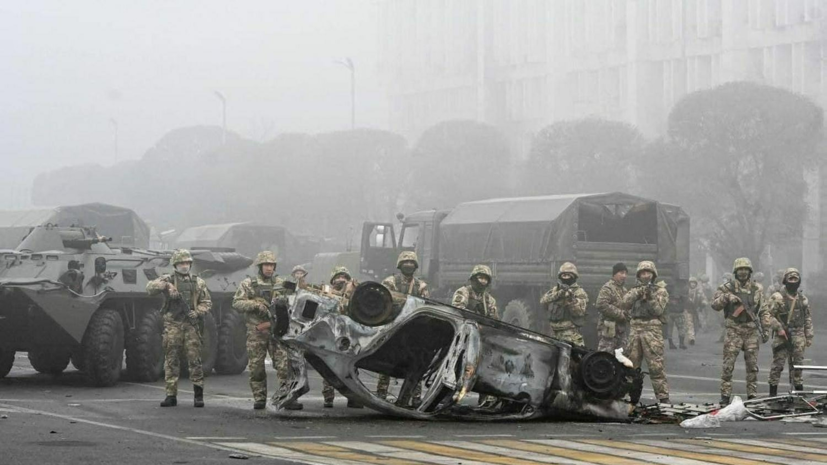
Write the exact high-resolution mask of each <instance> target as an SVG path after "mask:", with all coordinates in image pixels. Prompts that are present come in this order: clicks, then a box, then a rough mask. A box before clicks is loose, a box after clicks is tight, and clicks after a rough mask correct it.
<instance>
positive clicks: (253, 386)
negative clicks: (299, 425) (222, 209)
mask: <svg viewBox="0 0 827 465" xmlns="http://www.w3.org/2000/svg"><path fill="white" fill-rule="evenodd" d="M253 265H254V266H256V267H257V268H258V273H257V274H256V276H255V277H249V278H246V279H244V280H243V281H241V284H239V286H238V289H237V290H236V292H235V295H234V296H233V308H234V309H236V310H237V311H238V312H239V313H242V314H243V315H244V318H245V320H246V321H247V357H248V358H249V361H248V365H247V369H248V370H249V371H250V390H252V391H253V408H254V409H255V410H262V409H264V408H265V407H266V406H267V372H266V371H265V369H264V360H265V359H266V358H267V354H268V353H269V354H270V360H272V361H273V366H274V367H275V369H276V374H277V375H278V378H279V382H282V383H283V382H284V381H285V380H286V379H287V377H288V376H289V372H288V367H287V363H288V359H287V354H286V353H285V352H284V349H282V348H281V346H279V345H278V343H277V342H276V341H275V340H273V339H272V337H271V334H270V331H269V330H268V328H269V324H268V323H270V305H271V304H272V302H273V300H274V299H275V298H276V297H279V296H282V295H284V294H285V293H286V290H285V289H284V287H283V283H284V280H282V279H281V278H280V277H278V276H277V275H276V267H277V266H278V263H277V260H276V254H274V253H273V252H271V251H269V250H265V251H263V252H259V254H258V255H257V256H256V260H255V262H253ZM284 408H285V409H287V410H301V409H302V408H303V405H302V404H300V403H298V402H291V403H289V404H287V405H285V406H284Z"/></svg>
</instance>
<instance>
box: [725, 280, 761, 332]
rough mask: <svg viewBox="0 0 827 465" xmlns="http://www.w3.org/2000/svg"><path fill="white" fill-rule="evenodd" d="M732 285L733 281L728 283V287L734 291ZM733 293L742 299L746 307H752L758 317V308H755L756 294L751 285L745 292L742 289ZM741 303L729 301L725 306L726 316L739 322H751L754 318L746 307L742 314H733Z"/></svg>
mask: <svg viewBox="0 0 827 465" xmlns="http://www.w3.org/2000/svg"><path fill="white" fill-rule="evenodd" d="M732 286H733V284H732V283H727V284H726V289H728V290H729V291H732V290H733V288H732ZM733 294H735V295H736V296H738V298H739V299H741V302H742V303H743V304H744V307H748V308H750V309H752V311H753V313H755V317H756V318H757V317H758V309H756V308H755V294H753V293H752V287H751V286H750V288H749V289H748V290H747V292H744V290H743V289H741V292H733ZM739 305H740V304H734V303H732V302H730V303H728V304H727V305H726V307H725V308H724V316H725V317H726V318H728V319H730V320H732V321H734V322H735V323H738V324H742V323H749V322H751V321H752V318H750V316H749V314H748V313H747V312H746V309H744V311H743V312H741V314H740V315H738V316H737V317H733V316H732V314H733V313H735V309H736V308H738V306H739Z"/></svg>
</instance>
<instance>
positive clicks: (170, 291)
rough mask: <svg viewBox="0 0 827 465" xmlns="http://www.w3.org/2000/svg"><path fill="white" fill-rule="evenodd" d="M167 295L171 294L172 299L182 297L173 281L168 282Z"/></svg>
mask: <svg viewBox="0 0 827 465" xmlns="http://www.w3.org/2000/svg"><path fill="white" fill-rule="evenodd" d="M167 295H169V298H170V299H172V300H178V298H179V297H181V293H180V292H178V289H175V286H173V285H172V283H167Z"/></svg>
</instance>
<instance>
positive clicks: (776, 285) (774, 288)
mask: <svg viewBox="0 0 827 465" xmlns="http://www.w3.org/2000/svg"><path fill="white" fill-rule="evenodd" d="M785 272H786V270H784V269H783V268H782V269H779V270H778V271H776V272H775V275H774V276H773V277H772V285H770V287H769V289H767V295H773V294H775V293H776V292H779V291H781V290H783V289H784V285H783V284H782V283H781V281H782V280H783V279H784V273H785Z"/></svg>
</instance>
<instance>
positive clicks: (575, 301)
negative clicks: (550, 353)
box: [540, 262, 589, 346]
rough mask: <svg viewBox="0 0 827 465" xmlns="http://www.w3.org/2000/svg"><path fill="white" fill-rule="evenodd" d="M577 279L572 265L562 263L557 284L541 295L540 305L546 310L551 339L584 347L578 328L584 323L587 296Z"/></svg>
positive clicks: (574, 267)
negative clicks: (549, 322) (549, 321)
mask: <svg viewBox="0 0 827 465" xmlns="http://www.w3.org/2000/svg"><path fill="white" fill-rule="evenodd" d="M579 277H580V275H578V274H577V267H576V266H574V264H573V263H571V262H566V263H563V265H562V266H560V271H559V272H558V273H557V284H556V285H555V286H554V287H552V288H551V290H549V291H548V292H546V293H545V295H543V297H542V298H541V299H540V305H543V306H545V307H546V308H548V312H549V319H550V320H551V336H552V337H553V338H555V339H558V340H561V341H566V342H568V343H571V344H574V345H577V346H584V345H585V343H584V342H583V335H582V334H580V327H581V326H583V323H585V319H586V306H587V305H588V304H589V296H588V295H587V294H586V291H585V290H583V288H582V287H580V285H579V284H577V278H579Z"/></svg>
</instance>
